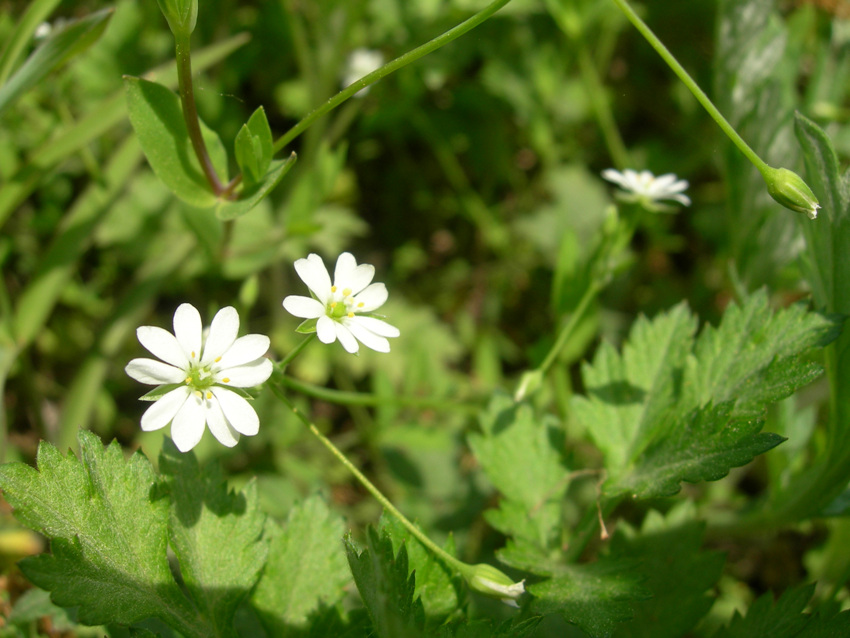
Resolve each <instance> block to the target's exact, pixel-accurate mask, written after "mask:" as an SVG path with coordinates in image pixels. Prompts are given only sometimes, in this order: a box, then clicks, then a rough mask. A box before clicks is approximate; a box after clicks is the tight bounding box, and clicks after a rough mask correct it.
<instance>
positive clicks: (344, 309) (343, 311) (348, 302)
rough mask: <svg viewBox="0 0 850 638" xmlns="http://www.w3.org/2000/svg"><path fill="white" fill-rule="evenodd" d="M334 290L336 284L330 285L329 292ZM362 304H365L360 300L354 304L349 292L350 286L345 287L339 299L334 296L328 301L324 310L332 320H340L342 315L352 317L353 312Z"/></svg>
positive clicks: (334, 291)
mask: <svg viewBox="0 0 850 638" xmlns="http://www.w3.org/2000/svg"><path fill="white" fill-rule="evenodd" d="M336 291H337V288H336V286H332V287H331V292H332V293H336ZM364 305H365V304H364V303H363V302H362V301H361V302H359V303H357V304H355V303H354V296H353V295H352V294H351V288H346V289H345V290H343V291H342V298H341V299H337V298H335V297H334V298H333V299H332V301H330V302H328V305H327V308H326V309H325V311H326V313H327V315H328V317H330V318H331V319H333V320H334V321H340V320H341V319H342V318H343V317H353V316H354V313H355V312H356V311H357V310H359V309H360V308H362V307H363V306H364Z"/></svg>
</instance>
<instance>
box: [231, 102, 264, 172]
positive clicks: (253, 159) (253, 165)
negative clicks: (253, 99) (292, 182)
mask: <svg viewBox="0 0 850 638" xmlns="http://www.w3.org/2000/svg"><path fill="white" fill-rule="evenodd" d="M273 146H274V141H273V140H272V131H271V128H269V121H268V119H267V118H266V111H265V109H263V107H262V106H260V107H258V108H257V110H256V111H254V113H253V114H252V115H251V117H250V118H249V119H248V122H247V123H245V124H243V125H242V128H241V129H239V133H238V134H237V135H236V142H235V147H234V150H235V151H236V162H237V163H238V164H239V168H240V169H241V170H242V176H243V178H244V180H245V185H246V186H248V185H251V184H254V183H256V182H258V181H260V180H261V179H262V177H263V176H264V175H265V174H266V171H267V170H268V168H269V164H271V161H272V156H273V155H274V149H273Z"/></svg>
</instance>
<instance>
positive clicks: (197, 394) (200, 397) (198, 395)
mask: <svg viewBox="0 0 850 638" xmlns="http://www.w3.org/2000/svg"><path fill="white" fill-rule="evenodd" d="M195 396H196V397H198V398H199V399H203V398H204V395H203V394H201V391H200V390H195Z"/></svg>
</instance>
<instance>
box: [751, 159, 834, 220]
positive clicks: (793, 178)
mask: <svg viewBox="0 0 850 638" xmlns="http://www.w3.org/2000/svg"><path fill="white" fill-rule="evenodd" d="M763 175H764V181H765V182H766V183H767V192H768V193H770V196H771V197H772V198H773V199H775V200H776V201H777V202H779V203H780V204H782V205H783V206H784V207H785V208H789V209H791V210H793V211H794V212H795V213H806V215H808V216H809V219H814V218H816V217H817V216H818V209H819V208H820V204H818V198H817V197H815V194H814V193H813V192H812V189H811V188H809V187H808V185H807V184H806V182H804V181H803V178H802V177H800V176H799V175H797V173H794V172H793V171H789V170H788V169H787V168H772V167H768V169H767V170H766V171H765V172H764V173H763Z"/></svg>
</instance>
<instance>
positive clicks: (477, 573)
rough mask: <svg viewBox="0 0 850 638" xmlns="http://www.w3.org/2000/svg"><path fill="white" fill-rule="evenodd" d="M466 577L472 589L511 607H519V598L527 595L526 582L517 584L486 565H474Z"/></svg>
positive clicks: (502, 573)
mask: <svg viewBox="0 0 850 638" xmlns="http://www.w3.org/2000/svg"><path fill="white" fill-rule="evenodd" d="M464 576H465V577H466V582H467V583H468V584H469V586H470V588H472V589H474V590H475V591H477V592H479V593H481V594H484V595H486V596H492V597H493V598H498V599H500V600H501V601H502V602H503V603H505V604H506V605H510V606H511V607H519V605H518V604H517V602H516V601H517V598H519V597H520V596H522V595H523V594H524V593H525V580H521V581H519V582H518V583H515V582H514V581H512V580H511V579H510V578H509V577H508V576H507V574H505V573H504V572H502V571H499V570H498V569H496V568H495V567H493V566H492V565H487V564H485V563H480V564H478V565H473V566H472V567H471V570H470V572H468V573H466V574H464Z"/></svg>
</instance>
